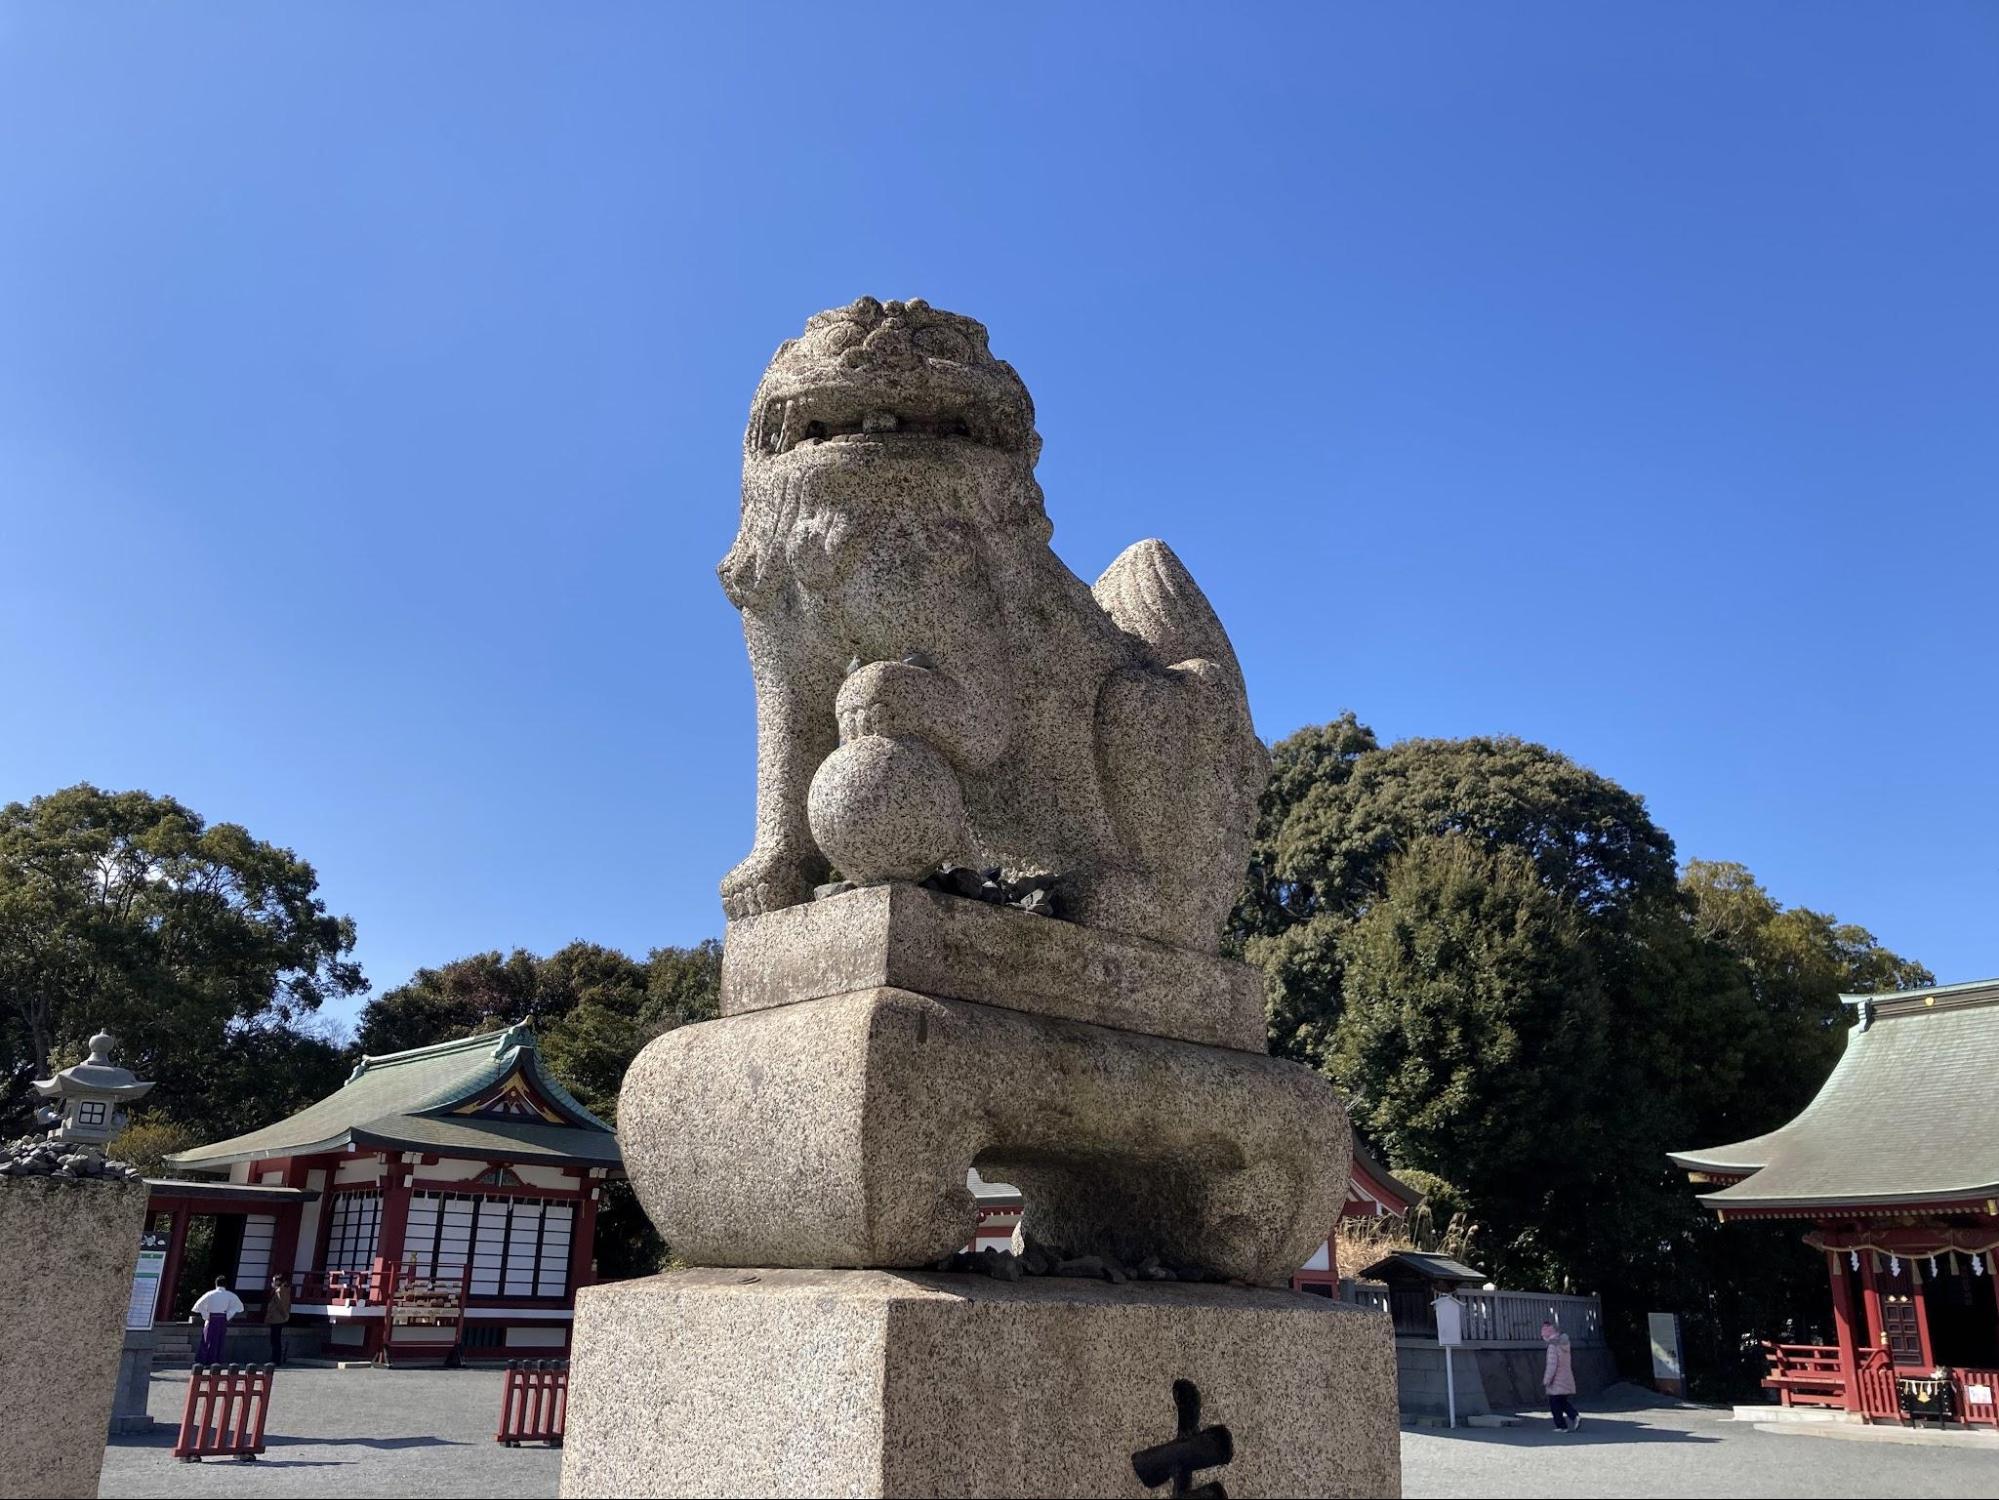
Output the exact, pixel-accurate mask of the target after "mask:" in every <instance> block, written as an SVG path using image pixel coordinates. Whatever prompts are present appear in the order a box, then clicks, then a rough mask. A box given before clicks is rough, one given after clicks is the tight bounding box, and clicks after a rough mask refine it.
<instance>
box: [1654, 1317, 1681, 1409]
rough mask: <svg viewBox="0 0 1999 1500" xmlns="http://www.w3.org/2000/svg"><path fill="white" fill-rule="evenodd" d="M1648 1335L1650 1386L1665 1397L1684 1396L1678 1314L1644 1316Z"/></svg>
mask: <svg viewBox="0 0 1999 1500" xmlns="http://www.w3.org/2000/svg"><path fill="white" fill-rule="evenodd" d="M1645 1324H1646V1328H1647V1330H1648V1331H1649V1332H1650V1333H1651V1335H1652V1384H1653V1385H1654V1386H1656V1387H1657V1388H1658V1389H1659V1390H1660V1391H1661V1392H1663V1393H1664V1394H1666V1395H1668V1396H1683V1395H1685V1394H1686V1379H1687V1377H1686V1362H1685V1359H1684V1357H1683V1355H1682V1353H1681V1350H1680V1315H1679V1314H1678V1313H1647V1314H1646V1315H1645Z"/></svg>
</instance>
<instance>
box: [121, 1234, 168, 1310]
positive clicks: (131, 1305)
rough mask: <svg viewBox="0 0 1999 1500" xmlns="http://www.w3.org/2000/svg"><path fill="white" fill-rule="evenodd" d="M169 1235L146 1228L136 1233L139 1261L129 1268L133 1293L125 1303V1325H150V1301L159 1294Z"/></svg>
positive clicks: (164, 1269) (152, 1303) (164, 1272)
mask: <svg viewBox="0 0 1999 1500" xmlns="http://www.w3.org/2000/svg"><path fill="white" fill-rule="evenodd" d="M171 1241H172V1236H171V1235H169V1234H168V1233H167V1232H166V1231H165V1230H163V1229H148V1230H145V1231H143V1232H142V1233H141V1234H140V1236H139V1264H138V1267H137V1269H135V1270H134V1271H133V1272H132V1297H131V1300H130V1301H128V1302H127V1303H126V1304H125V1326H126V1327H127V1328H151V1327H152V1326H153V1305H154V1304H155V1303H156V1302H158V1301H159V1298H160V1278H161V1277H162V1276H164V1275H166V1272H167V1246H168V1244H169V1243H171Z"/></svg>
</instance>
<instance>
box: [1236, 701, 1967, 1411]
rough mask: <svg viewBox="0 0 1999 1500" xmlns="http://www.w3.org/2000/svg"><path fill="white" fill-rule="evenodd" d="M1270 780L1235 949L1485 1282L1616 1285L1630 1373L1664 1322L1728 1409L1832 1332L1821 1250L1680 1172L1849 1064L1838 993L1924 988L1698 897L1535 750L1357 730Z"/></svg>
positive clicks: (1348, 722)
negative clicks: (1716, 1199)
mask: <svg viewBox="0 0 1999 1500" xmlns="http://www.w3.org/2000/svg"><path fill="white" fill-rule="evenodd" d="M1273 759H1274V761H1275V767H1276V769H1275V774H1274V775H1273V777H1272V780H1271V784H1270V789H1269V791H1268V792H1267V793H1266V795H1265V797H1264V801H1263V805H1262V809H1261V816H1260V820H1259V825H1258V830H1257V839H1256V847H1255V851H1254V854H1253V856H1252V859H1251V862H1250V868H1249V872H1248V879H1247V881H1246V882H1245V887H1244V891H1243V896H1242V899H1241V901H1240V903H1239V904H1238V906H1237V909H1236V913H1235V920H1234V922H1233V924H1232V932H1231V936H1232V939H1233V941H1234V943H1235V945H1236V946H1237V948H1238V950H1239V951H1240V952H1242V953H1243V954H1244V956H1246V957H1247V958H1249V959H1250V960H1251V961H1253V962H1255V963H1257V964H1258V965H1259V966H1261V967H1262V969H1263V970H1264V973H1265V976H1266V981H1267V992H1268V994H1269V997H1270V1015H1269V1021H1270V1039H1271V1046H1272V1049H1273V1050H1274V1051H1278V1052H1281V1053H1284V1054H1286V1055H1289V1056H1292V1057H1296V1058H1299V1059H1300V1060H1303V1061H1306V1062H1309V1063H1312V1064H1314V1065H1316V1066H1319V1067H1321V1068H1322V1069H1324V1070H1325V1071H1327V1072H1328V1073H1329V1074H1331V1075H1332V1076H1334V1077H1335V1078H1336V1079H1338V1080H1339V1081H1340V1082H1341V1083H1342V1084H1343V1086H1344V1087H1345V1088H1346V1089H1347V1090H1348V1092H1349V1095H1350V1106H1351V1109H1352V1112H1353V1116H1354V1120H1355V1124H1356V1126H1357V1127H1358V1128H1359V1129H1360V1130H1361V1132H1362V1133H1363V1134H1364V1135H1365V1136H1367V1137H1368V1138H1369V1139H1370V1140H1371V1141H1373V1142H1374V1143H1375V1144H1376V1145H1377V1146H1378V1147H1379V1148H1381V1149H1382V1150H1383V1151H1384V1153H1385V1154H1386V1155H1387V1156H1388V1158H1389V1159H1390V1160H1391V1161H1393V1162H1394V1163H1395V1164H1396V1166H1397V1168H1398V1170H1401V1169H1409V1170H1412V1171H1418V1172H1420V1171H1423V1170H1429V1171H1435V1172H1439V1173H1442V1174H1443V1175H1444V1176H1445V1177H1446V1178H1448V1179H1449V1180H1450V1181H1451V1182H1453V1183H1455V1184H1458V1185H1459V1187H1460V1189H1461V1192H1462V1204H1463V1209H1462V1211H1463V1212H1464V1213H1466V1214H1467V1215H1468V1216H1469V1218H1470V1219H1472V1220H1475V1221H1476V1222H1477V1223H1478V1224H1479V1225H1480V1226H1481V1227H1480V1232H1479V1238H1478V1243H1479V1245H1480V1247H1481V1254H1482V1256H1483V1257H1484V1258H1485V1259H1486V1260H1487V1261H1489V1264H1487V1266H1486V1269H1488V1270H1489V1271H1491V1272H1492V1273H1493V1274H1495V1275H1497V1276H1499V1277H1501V1278H1503V1279H1505V1280H1507V1281H1510V1282H1513V1283H1515V1284H1520V1283H1534V1284H1539V1285H1541V1286H1545V1287H1547V1288H1549V1289H1551V1290H1559V1289H1562V1288H1564V1287H1569V1286H1573V1287H1576V1288H1579V1289H1583V1290H1589V1291H1596V1292H1600V1293H1601V1294H1602V1295H1603V1297H1604V1302H1605V1314H1606V1319H1607V1322H1608V1325H1609V1329H1610V1332H1611V1334H1612V1338H1613V1342H1614V1343H1616V1344H1617V1346H1618V1347H1619V1349H1620V1350H1621V1352H1622V1353H1623V1354H1624V1355H1625V1356H1626V1357H1627V1358H1631V1359H1637V1358H1641V1357H1642V1350H1643V1348H1644V1337H1643V1314H1644V1312H1645V1311H1647V1310H1649V1309H1657V1308H1677V1309H1679V1310H1681V1311H1682V1312H1684V1313H1686V1314H1687V1317H1688V1327H1687V1333H1688V1344H1689V1353H1690V1357H1692V1358H1693V1359H1694V1360H1696V1361H1697V1362H1698V1363H1700V1364H1701V1365H1702V1366H1703V1367H1704V1368H1703V1372H1702V1373H1703V1374H1704V1376H1705V1378H1706V1379H1707V1380H1708V1382H1709V1383H1708V1384H1707V1385H1706V1387H1705V1388H1706V1390H1707V1391H1708V1392H1709V1393H1710V1394H1715V1395H1725V1394H1733V1393H1739V1392H1740V1391H1741V1389H1742V1388H1743V1387H1742V1383H1741V1382H1742V1380H1743V1379H1744V1378H1745V1376H1746V1375H1747V1374H1748V1372H1749V1370H1750V1364H1749V1362H1748V1360H1749V1356H1750V1355H1753V1352H1754V1344H1753V1339H1754V1338H1755V1337H1757V1336H1766V1337H1767V1336H1777V1337H1793V1338H1797V1337H1804V1338H1806V1339H1807V1341H1814V1340H1815V1336H1816V1334H1817V1333H1819V1332H1821V1331H1822V1330H1823V1324H1824V1321H1825V1317H1826V1291H1825V1287H1824V1281H1823V1275H1822V1270H1821V1268H1820V1267H1819V1265H1818V1263H1817V1260H1816V1258H1815V1257H1812V1256H1809V1255H1807V1254H1805V1253H1804V1252H1803V1251H1802V1250H1801V1248H1800V1247H1799V1246H1798V1244H1797V1242H1796V1235H1795V1232H1782V1231H1771V1232H1768V1233H1765V1232H1762V1231H1759V1230H1757V1229H1754V1228H1749V1227H1744V1226H1738V1225H1727V1226H1722V1225H1719V1224H1717V1223H1716V1222H1715V1220H1714V1217H1713V1215H1712V1214H1710V1213H1708V1212H1707V1211H1706V1210H1704V1209H1702V1208H1701V1207H1700V1205H1699V1204H1698V1202H1697V1201H1696V1194H1695V1192H1694V1190H1693V1189H1692V1188H1691V1187H1690V1186H1689V1185H1688V1184H1687V1182H1686V1181H1685V1178H1684V1176H1683V1175H1682V1174H1680V1173H1678V1172H1676V1171H1674V1170H1673V1169H1672V1167H1671V1166H1670V1164H1669V1163H1668V1162H1667V1160H1666V1153H1667V1152H1668V1151H1671V1150H1676V1149H1684V1148H1686V1147H1689V1146H1700V1145H1713V1144H1719V1143H1723V1142H1727V1141H1731V1140H1739V1139H1743V1138H1745V1137H1748V1136H1753V1135H1757V1134H1760V1133H1762V1132H1763V1131H1766V1130H1769V1129H1772V1128H1774V1127H1775V1126H1777V1125H1779V1124H1781V1123H1783V1121H1785V1120H1786V1119H1788V1118H1790V1117H1791V1116H1792V1115H1793V1114H1795V1113H1796V1111H1797V1110H1798V1109H1799V1108H1800V1107H1802V1105H1803V1104H1804V1102H1805V1101H1806V1100H1807V1099H1808V1098H1809V1097H1810V1096H1811V1094H1812V1093H1813V1092H1814V1091H1815V1090H1816V1089H1817V1088H1818V1086H1819V1084H1820V1083H1822V1082H1823V1080H1824V1078H1825V1076H1826V1074H1827V1073H1828V1072H1829V1071H1830V1068H1831V1066H1832V1063H1833V1061H1834V1060H1835V1059H1836V1057H1837V1055H1838V1052H1839V1048H1840V1046H1841V1045H1842V1038H1843V1035H1844V1030H1843V1028H1844V1026H1845V1025H1846V1022H1847V1018H1846V1017H1845V1016H1844V1015H1843V1013H1842V1008H1841V1007H1840V1005H1839V1003H1838V998H1837V997H1838V994H1839V992H1840V991H1841V990H1848V991H1862V990H1870V989H1883V988H1894V987H1900V986H1905V985H1911V984H1922V983H1928V982H1930V976H1929V974H1928V971H1927V970H1925V969H1924V968H1923V967H1922V966H1921V965H1919V964H1915V963H1912V962H1910V961H1908V960H1906V959H1903V958H1901V957H1900V956H1898V955H1896V954H1893V953H1891V952H1889V951H1887V950H1886V949H1884V948H1882V947H1881V945H1880V944H1879V943H1878V942H1876V941H1875V939H1874V938H1873V937H1872V935H1871V934H1869V933H1868V932H1867V931H1866V930H1865V929H1863V928H1859V927H1855V926H1851V925H1848V924H1843V923H1840V922H1839V921H1837V920H1835V919H1834V918H1832V917H1830V916H1826V915H1824V914H1822V913H1817V912H1812V911H1808V910H1805V909H1802V908H1793V909H1789V910H1786V909H1785V908H1783V907H1781V906H1780V905H1779V904H1778V903H1776V902H1775V901H1774V900H1772V899H1771V898H1770V897H1769V896H1768V894H1767V893H1766V892H1764V891H1763V890H1762V888H1761V887H1760V886H1758V885H1757V884H1756V883H1755V881H1754V880H1753V879H1752V878H1751V877H1750V876H1749V875H1748V872H1747V871H1745V870H1743V869H1742V868H1741V867H1740V866H1730V865H1718V864H1705V863H1701V862H1695V863H1693V864H1690V865H1689V866H1688V869H1687V872H1686V876H1685V878H1684V880H1682V879H1681V878H1680V876H1679V874H1678V872H1677V871H1676V869H1675V865H1674V858H1673V845H1672V841H1671V840H1670V839H1669V838H1668V837H1667V836H1666V834H1665V832H1664V831H1663V830H1661V829H1660V828H1658V827H1657V826H1656V825H1655V824H1653V823H1652V821H1651V819H1650V817H1649V815H1648V814H1647V813H1646V811H1645V806H1644V803H1643V801H1642V799H1640V798H1639V797H1637V796H1636V795H1634V794H1632V793H1630V792H1628V791H1626V790H1625V789H1624V788H1622V787H1619V786H1618V785H1616V784H1615V783H1614V782H1611V781H1609V780H1607V779H1606V778H1603V777H1601V776H1599V775H1597V774H1596V773H1594V772H1591V771H1589V770H1588V769H1586V768H1584V767H1581V766H1578V765H1576V764H1575V763H1574V762H1572V761H1570V760H1568V759H1567V758H1566V757H1564V756H1561V755H1559V754H1557V753H1555V752H1553V751H1551V750H1548V749H1545V748H1543V747H1541V746H1537V745H1531V744H1527V743H1525V742H1522V741H1519V740H1513V739H1471V740H1409V741H1404V742H1402V743H1400V744H1397V745H1393V746H1390V747H1387V748H1385V749H1384V748H1381V747H1380V746H1379V745H1378V744H1377V742H1376V741H1375V738H1374V736H1373V734H1372V733H1371V732H1370V731H1368V730H1367V728H1366V727H1365V726H1364V725H1361V724H1359V723H1358V722H1357V721H1355V720H1354V718H1353V717H1352V715H1347V716H1345V717H1343V718H1341V719H1339V720H1337V721H1335V722H1334V723H1332V724H1329V725H1326V726H1323V727H1320V728H1315V729H1309V730H1305V731H1301V732H1300V733H1299V734H1296V735H1293V736H1292V737H1291V738H1290V739H1287V740H1285V741H1283V742H1282V743H1280V744H1279V745H1278V746H1276V747H1275V751H1274V754H1273ZM1745 1351H1748V1353H1747V1354H1745ZM1750 1383H1751V1384H1752V1385H1753V1379H1752V1380H1751V1381H1750Z"/></svg>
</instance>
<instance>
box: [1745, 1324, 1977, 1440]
mask: <svg viewBox="0 0 1999 1500" xmlns="http://www.w3.org/2000/svg"><path fill="white" fill-rule="evenodd" d="M1763 1349H1764V1352H1765V1353H1766V1354H1767V1355H1768V1356H1769V1360H1770V1373H1769V1375H1768V1376H1766V1377H1765V1378H1764V1381H1763V1387H1764V1389H1765V1390H1772V1391H1775V1392H1776V1393H1777V1399H1778V1401H1779V1402H1781V1403H1782V1404H1783V1405H1785V1406H1831V1407H1838V1408H1839V1409H1841V1410H1843V1411H1856V1412H1859V1413H1860V1415H1861V1416H1863V1417H1865V1418H1866V1419H1867V1420H1868V1421H1870V1422H1872V1421H1900V1420H1901V1416H1902V1407H1901V1403H1900V1401H1899V1400H1898V1399H1897V1396H1896V1391H1895V1366H1894V1363H1893V1362H1892V1361H1891V1360H1890V1359H1889V1357H1888V1351H1887V1350H1885V1349H1862V1350H1860V1351H1859V1352H1858V1353H1857V1354H1856V1355H1855V1356H1854V1358H1855V1369H1854V1372H1853V1399H1852V1400H1848V1399H1847V1390H1846V1372H1845V1370H1844V1369H1843V1368H1842V1366H1841V1364H1840V1358H1839V1349H1838V1346H1836V1345H1833V1344H1773V1343H1769V1342H1767V1341H1766V1342H1765V1343H1764V1345H1763ZM1904 1373H1905V1374H1908V1373H1914V1372H1907V1371H1905V1372H1904ZM1923 1373H1927V1372H1923ZM1950 1379H1951V1382H1952V1383H1953V1384H1954V1385H1955V1386H1956V1387H1957V1419H1958V1421H1960V1422H1965V1423H1976V1424H1979V1425H1982V1426H1989V1427H1999V1399H1994V1398H1995V1397H1999V1370H1971V1369H1953V1370H1952V1371H1951V1372H1950ZM1974 1390H1980V1391H1984V1392H1985V1393H1986V1399H1985V1400H1983V1401H1974V1400H1972V1399H1971V1393H1972V1392H1973V1391H1974Z"/></svg>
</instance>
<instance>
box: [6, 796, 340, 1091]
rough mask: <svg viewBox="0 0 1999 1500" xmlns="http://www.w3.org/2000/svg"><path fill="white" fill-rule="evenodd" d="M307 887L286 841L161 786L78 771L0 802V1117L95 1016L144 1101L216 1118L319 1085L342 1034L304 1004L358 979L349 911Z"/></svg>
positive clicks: (304, 869)
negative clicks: (62, 781)
mask: <svg viewBox="0 0 1999 1500" xmlns="http://www.w3.org/2000/svg"><path fill="white" fill-rule="evenodd" d="M317 889H318V877H317V876H316V875H315V874H314V872H313V869H312V866H311V865H309V864H307V863H306V862H305V861H304V860H302V859H300V858H299V857H298V856H297V855H295V854H293V853H292V852H291V851H290V850H289V849H282V848H279V847H277V846H276V845H273V844H268V843H264V842H262V841H260V840H258V839H255V838H253V837H252V836H251V835H250V833H249V831H248V830H247V829H244V828H242V827H240V826H239V825H237V824H234V823H207V822H205V821H204V820H203V819H202V818H201V817H200V816H198V815H197V814H195V813H194V812H192V811H191V810H190V809H188V808H186V807H184V806H182V805H181V804H180V803H178V802H176V801H174V800H173V799H172V798H170V797H156V796H152V795H150V794H148V793H146V792H104V791H100V790H99V789H98V788H96V787H94V786H89V785H79V786H73V787H70V788H68V789H67V790H64V791H60V792H54V793H51V794H50V795H48V796H44V797H37V798H35V799H34V800H32V801H30V802H25V803H24V802H14V803H9V804H8V805H7V806H6V807H4V808H0V1003H4V1004H5V1006H6V1010H5V1012H4V1016H0V1028H4V1030H3V1031H0V1039H4V1047H5V1054H6V1061H7V1066H8V1073H9V1085H10V1088H9V1094H8V1097H7V1100H6V1106H7V1113H8V1114H9V1116H10V1118H9V1120H8V1122H7V1123H8V1126H9V1128H11V1129H22V1128H25V1126H26V1124H27V1114H26V1105H27V1095H26V1091H25V1083H26V1080H27V1079H28V1078H29V1077H30V1076H44V1077H45V1076H47V1071H48V1070H49V1069H51V1068H53V1067H60V1066H66V1065H67V1064H69V1063H73V1062H79V1061H81V1060H82V1058H83V1055H84V1051H85V1046H84V1044H85V1042H86V1041H87V1039H88V1038H89V1037H90V1035H91V1033H92V1032H94V1031H96V1030H98V1029H100V1028H103V1029H107V1030H109V1031H111V1032H112V1033H113V1034H114V1035H116V1036H117V1037H118V1039H119V1041H120V1044H121V1047H122V1051H121V1053H120V1057H121V1060H123V1061H125V1062H126V1063H127V1064H128V1065H130V1066H131V1067H133V1068H134V1069H136V1070H137V1071H139V1072H140V1073H142V1074H143V1075H146V1076H149V1077H151V1078H153V1079H154V1080H156V1081H157V1082H158V1084H159V1088H158V1090H157V1094H158V1097H159V1101H160V1102H159V1104H158V1106H157V1110H158V1111H159V1112H163V1113H165V1114H166V1115H168V1116H174V1115H176V1113H177V1112H182V1113H184V1114H186V1115H188V1116H190V1117H191V1116H199V1118H200V1121H201V1123H202V1124H204V1125H207V1126H213V1127H215V1128H217V1129H224V1128H245V1129H246V1128H249V1126H250V1125H251V1124H257V1123H262V1122H263V1121H264V1120H267V1119H269V1118H270V1117H271V1115H272V1113H273V1112H275V1111H280V1110H281V1109H291V1108H297V1107H298V1106H299V1105H300V1104H303V1103H305V1102H307V1101H308V1100H309V1099H311V1098H314V1097H317V1096H318V1095H319V1094H321V1093H324V1092H326V1090H327V1089H328V1088H331V1087H333V1086H334V1085H336V1084H337V1083H338V1082H339V1078H340V1076H341V1072H342V1069H341V1066H340V1051H341V1049H340V1048H339V1046H338V1045H336V1044H335V1043H334V1042H333V1041H331V1040H330V1039H329V1038H328V1037H327V1036H326V1035H325V1034H324V1033H323V1032H322V1031H321V1030H320V1029H319V1028H318V1027H317V1026H316V1025H315V1023H314V1021H313V1016H314V1013H315V1012H316V1011H317V1010H318V1009H319V1007H320V1005H321V1003H322V1002H323V1001H325V1000H327V999H329V998H334V997H338V996H343V995H349V994H353V993H355V992H356V991H358V990H360V989H361V988H362V985H363V980H362V976H361V972H360V970H359V969H358V968H357V967H356V966H355V965H354V963H353V962H352V961H351V958H350V955H351V954H352V952H353V948H354V926H353V923H351V922H350V921H348V920H347V919H346V918H345V917H336V916H334V915H332V914H331V913H329V912H328V911H327V909H326V907H325V905H324V903H322V902H321V901H320V900H319V899H318V896H317ZM329 1079H330V1080H331V1082H327V1080H329ZM322 1085H324V1087H322Z"/></svg>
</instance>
